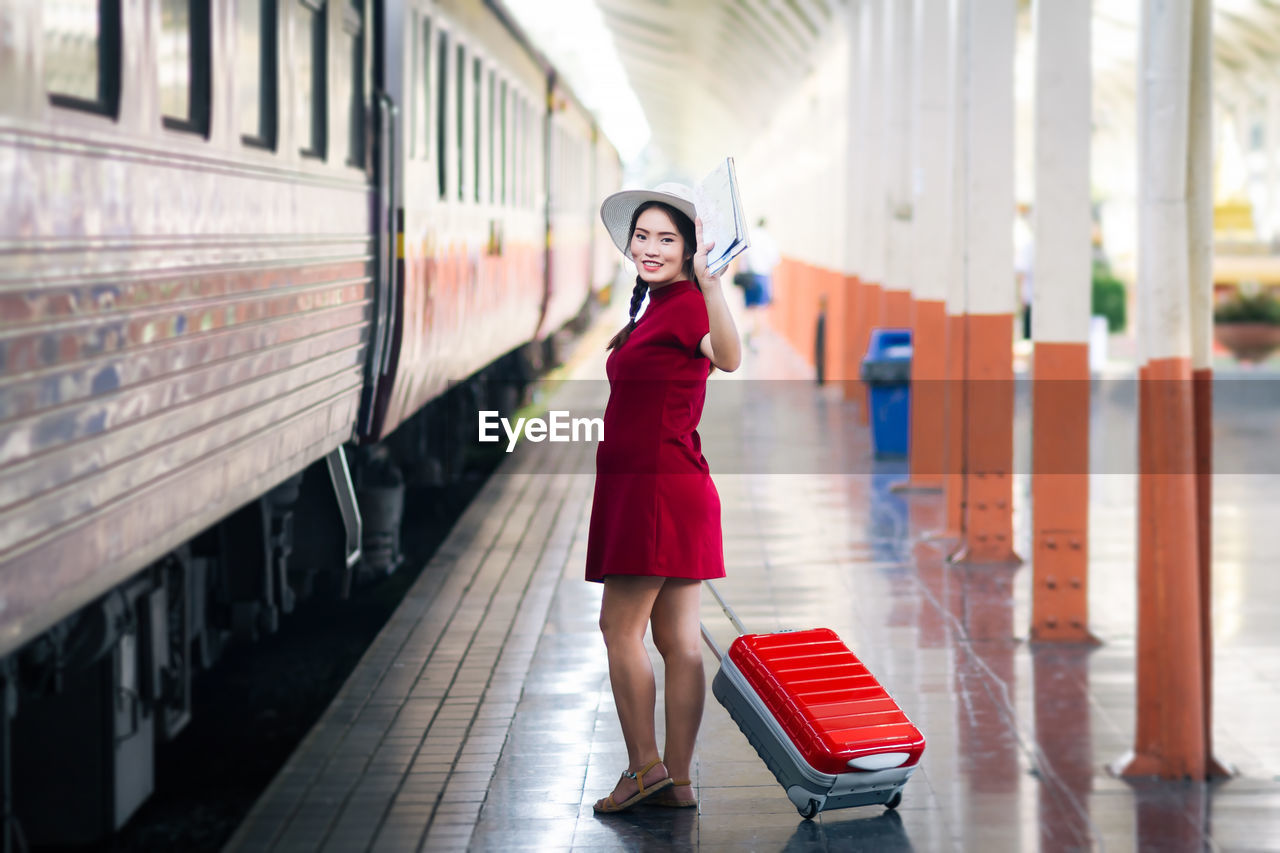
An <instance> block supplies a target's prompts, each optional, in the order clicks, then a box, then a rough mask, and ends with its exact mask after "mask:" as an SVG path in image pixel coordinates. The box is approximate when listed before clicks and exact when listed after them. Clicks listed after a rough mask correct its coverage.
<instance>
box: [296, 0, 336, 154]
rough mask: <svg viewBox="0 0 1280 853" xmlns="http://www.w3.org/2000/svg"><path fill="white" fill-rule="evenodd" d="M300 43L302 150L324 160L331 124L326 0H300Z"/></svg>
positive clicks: (299, 92)
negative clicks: (326, 73)
mask: <svg viewBox="0 0 1280 853" xmlns="http://www.w3.org/2000/svg"><path fill="white" fill-rule="evenodd" d="M295 12H296V13H297V15H298V19H299V20H298V23H299V27H298V29H297V32H298V33H299V34H300V43H299V44H298V45H297V48H298V50H297V57H298V61H297V68H296V69H295V71H296V74H295V77H296V80H297V91H298V103H297V110H298V115H299V116H301V117H302V122H301V125H300V126H301V128H302V134H301V138H302V141H303V145H302V147H301V149H300V150H301V152H302V154H303V155H305V156H307V157H319V158H320V159H322V160H323V159H324V157H325V148H326V145H327V143H328V140H327V138H326V134H327V127H328V123H329V111H328V105H327V98H328V87H327V86H326V85H325V69H326V67H327V65H328V56H327V54H328V51H327V50H326V46H327V45H326V37H327V33H328V28H327V27H326V26H325V4H324V2H323V0H297V5H296V6H295Z"/></svg>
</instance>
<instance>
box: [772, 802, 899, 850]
mask: <svg viewBox="0 0 1280 853" xmlns="http://www.w3.org/2000/svg"><path fill="white" fill-rule="evenodd" d="M914 849H915V848H914V847H913V846H912V845H911V840H910V839H908V838H907V831H906V829H905V828H904V827H903V825H902V817H901V816H900V815H899V814H898V813H897V812H894V811H887V812H883V813H882V814H879V815H877V816H875V817H864V818H853V817H851V816H844V815H841V816H839V817H836V816H834V815H827V814H823V815H822V817H821V820H815V821H803V822H802V823H801V824H800V825H799V826H797V827H796V831H795V833H794V834H793V835H792V836H791V838H790V840H788V841H787V844H786V846H785V847H783V848H782V852H781V853H807V851H818V850H841V851H847V853H863V851H865V853H881V851H883V853H898V851H909V850H914Z"/></svg>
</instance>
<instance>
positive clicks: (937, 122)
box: [907, 3, 953, 491]
mask: <svg viewBox="0 0 1280 853" xmlns="http://www.w3.org/2000/svg"><path fill="white" fill-rule="evenodd" d="M917 15H918V16H919V17H918V19H917V20H916V22H915V26H914V28H913V33H912V54H913V57H914V64H915V66H916V75H915V78H914V80H915V85H914V87H913V90H912V96H913V108H914V110H915V122H914V127H913V130H912V134H913V138H914V151H915V155H916V161H915V164H914V167H913V171H914V173H915V174H916V175H917V176H918V178H917V180H918V181H919V192H917V194H916V197H915V203H914V205H913V207H912V216H913V220H914V221H913V235H912V240H911V244H913V245H914V246H915V247H917V250H916V251H910V248H911V247H908V257H909V263H910V266H911V293H912V299H911V319H910V325H911V342H912V348H913V351H912V361H911V430H910V435H909V440H910V443H909V447H908V471H909V475H910V476H909V478H908V480H907V486H908V487H909V488H910V489H911V490H913V491H920V490H929V491H938V490H941V489H942V472H943V460H944V457H945V448H944V444H945V436H946V428H945V427H946V421H945V405H946V399H945V393H946V388H945V381H946V370H947V303H946V299H947V278H948V266H949V264H950V260H951V255H950V240H951V227H950V226H951V222H950V217H951V213H952V183H953V180H952V169H951V163H950V162H949V151H948V147H949V144H950V139H949V137H950V133H949V122H950V121H951V89H952V87H951V85H950V82H949V81H950V73H951V70H950V68H949V67H948V60H949V59H950V55H951V51H950V49H949V45H948V43H947V42H948V39H949V38H950V34H951V33H950V24H951V16H950V15H949V14H948V13H947V10H946V8H945V7H941V8H940V7H939V5H938V4H931V3H925V4H919V5H918V8H917Z"/></svg>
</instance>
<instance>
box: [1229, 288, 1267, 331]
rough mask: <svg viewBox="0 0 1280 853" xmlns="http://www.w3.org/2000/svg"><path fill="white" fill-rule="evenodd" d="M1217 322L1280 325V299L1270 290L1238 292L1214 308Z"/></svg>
mask: <svg viewBox="0 0 1280 853" xmlns="http://www.w3.org/2000/svg"><path fill="white" fill-rule="evenodd" d="M1213 319H1214V322H1216V323H1269V324H1271V325H1273V326H1280V299H1276V298H1275V297H1274V296H1272V295H1271V293H1270V292H1269V291H1266V290H1259V291H1258V292H1256V293H1237V294H1236V295H1235V296H1233V297H1232V298H1231V299H1230V300H1228V301H1226V302H1223V303H1222V304H1221V305H1218V306H1217V307H1216V308H1214V309H1213Z"/></svg>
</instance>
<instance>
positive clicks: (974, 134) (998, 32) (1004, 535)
mask: <svg viewBox="0 0 1280 853" xmlns="http://www.w3.org/2000/svg"><path fill="white" fill-rule="evenodd" d="M965 11H966V14H965V15H963V16H962V19H963V20H964V21H965V24H964V26H965V28H966V31H967V40H968V42H969V48H968V50H967V51H966V55H965V61H964V66H965V87H966V89H967V93H968V94H967V98H968V116H967V121H966V122H965V137H966V143H965V144H966V148H967V150H968V151H969V152H970V156H969V157H967V159H966V165H965V169H964V185H965V190H964V195H965V208H966V209H965V240H964V245H965V263H964V269H965V289H966V302H965V308H966V318H965V348H964V363H965V381H964V395H965V404H964V411H965V415H964V427H963V429H964V491H965V507H964V512H965V519H964V527H965V529H964V535H963V542H962V547H961V550H960V551H959V552H958V553H957V554H956V556H955V559H957V560H962V561H964V562H969V563H1006V562H1014V561H1017V559H1018V557H1017V555H1016V554H1014V551H1013V507H1012V503H1013V477H1012V474H1013V328H1014V327H1013V315H1014V312H1015V311H1016V310H1017V304H1016V302H1017V299H1016V293H1015V289H1014V286H1013V216H1014V194H1013V184H1014V165H1013V64H1014V63H1013V57H1014V41H1015V24H1016V17H1017V8H1016V4H1014V3H992V2H972V3H969V4H966V7H965Z"/></svg>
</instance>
